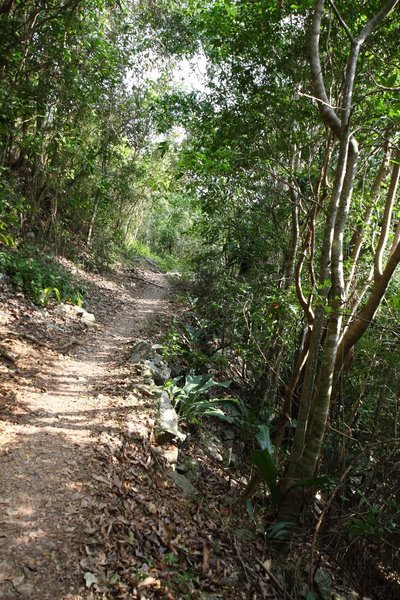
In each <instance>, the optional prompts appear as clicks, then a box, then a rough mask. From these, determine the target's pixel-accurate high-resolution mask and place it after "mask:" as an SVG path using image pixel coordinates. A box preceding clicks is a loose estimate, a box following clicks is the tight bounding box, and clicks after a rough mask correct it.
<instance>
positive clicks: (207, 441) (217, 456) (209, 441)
mask: <svg viewBox="0 0 400 600" xmlns="http://www.w3.org/2000/svg"><path fill="white" fill-rule="evenodd" d="M201 441H202V446H203V448H204V450H205V451H206V454H209V455H210V456H211V458H213V459H214V460H216V461H218V462H222V461H223V460H224V459H223V457H222V454H221V441H220V440H219V439H218V438H217V437H215V436H212V437H211V436H210V435H209V434H207V433H205V432H202V433H201Z"/></svg>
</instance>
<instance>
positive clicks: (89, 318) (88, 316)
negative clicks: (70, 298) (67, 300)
mask: <svg viewBox="0 0 400 600" xmlns="http://www.w3.org/2000/svg"><path fill="white" fill-rule="evenodd" d="M55 312H56V313H58V314H60V315H66V316H69V317H72V318H77V319H81V321H84V322H85V323H94V322H95V321H96V317H95V316H94V314H93V313H90V312H88V311H87V310H85V309H84V308H82V307H81V306H76V305H75V304H64V303H62V302H61V304H59V305H58V306H57V307H56V309H55Z"/></svg>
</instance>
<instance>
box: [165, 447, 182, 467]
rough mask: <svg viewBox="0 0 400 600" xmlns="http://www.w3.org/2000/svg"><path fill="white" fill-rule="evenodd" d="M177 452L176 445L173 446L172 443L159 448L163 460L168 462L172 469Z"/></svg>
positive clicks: (176, 458) (176, 459) (176, 460)
mask: <svg viewBox="0 0 400 600" xmlns="http://www.w3.org/2000/svg"><path fill="white" fill-rule="evenodd" d="M178 453H179V450H178V446H175V445H173V444H172V445H171V446H167V447H163V448H162V449H161V456H163V457H164V458H165V460H166V461H167V462H169V463H170V465H172V468H173V469H174V468H175V465H176V463H177V462H178Z"/></svg>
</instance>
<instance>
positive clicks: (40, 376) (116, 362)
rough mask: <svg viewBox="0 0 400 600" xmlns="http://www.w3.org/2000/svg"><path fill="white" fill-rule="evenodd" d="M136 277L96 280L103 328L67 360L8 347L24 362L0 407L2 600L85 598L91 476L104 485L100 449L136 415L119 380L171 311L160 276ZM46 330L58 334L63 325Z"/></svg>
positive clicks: (47, 351)
mask: <svg viewBox="0 0 400 600" xmlns="http://www.w3.org/2000/svg"><path fill="white" fill-rule="evenodd" d="M140 274H141V277H139V278H138V277H137V276H135V275H133V272H132V271H126V270H125V271H123V272H120V273H119V275H118V276H117V277H114V279H113V278H110V279H109V280H108V281H105V280H102V279H101V278H100V277H98V278H97V281H96V285H97V295H98V297H97V299H98V301H99V303H98V307H99V313H100V320H99V324H98V325H97V326H96V328H95V329H94V328H90V329H88V330H87V331H86V333H85V336H84V338H83V339H82V340H81V341H80V342H79V345H77V344H76V343H75V339H74V341H73V342H72V345H73V346H74V347H73V348H71V349H70V350H69V354H62V353H60V352H59V351H58V352H57V351H55V350H54V348H53V349H51V348H43V347H42V348H40V349H39V350H38V349H37V347H36V345H35V344H33V345H32V344H27V343H25V341H22V340H21V338H19V340H16V341H15V343H14V346H13V347H12V349H13V350H14V351H15V350H17V352H19V358H20V360H18V361H17V369H16V370H15V371H14V373H8V376H9V382H10V384H11V385H12V386H13V387H14V390H13V392H12V401H13V402H12V404H13V406H12V408H11V409H9V406H10V403H9V404H8V406H7V403H5V405H4V406H3V407H1V406H0V408H1V410H0V418H1V420H0V451H1V455H2V456H1V459H0V482H1V485H0V598H1V599H2V600H5V599H7V600H11V599H16V598H24V597H26V598H34V599H37V600H46V599H50V598H51V599H53V600H61V599H63V600H64V599H66V598H71V599H78V598H81V595H79V591H82V585H83V587H85V581H83V578H82V575H83V572H84V571H85V565H83V564H82V545H83V544H84V543H85V537H88V536H90V533H91V531H90V526H89V525H88V520H87V513H90V511H91V507H92V505H93V504H95V502H97V506H96V510H99V508H100V510H101V506H100V507H99V505H98V501H97V500H96V501H95V500H94V496H93V494H92V490H93V489H94V488H96V486H98V483H97V481H96V477H97V478H98V479H99V480H101V476H99V475H98V473H99V472H100V470H99V469H98V466H99V460H100V459H101V458H102V456H101V454H100V455H99V453H98V448H99V446H101V444H102V443H103V444H104V443H109V442H110V440H113V439H114V440H116V441H117V442H118V433H119V432H120V431H121V429H122V428H123V427H124V426H125V427H126V418H127V415H128V414H129V415H131V414H132V410H133V409H132V403H131V399H130V398H131V393H130V390H129V389H128V388H127V382H126V380H125V378H124V377H123V371H124V368H126V364H127V352H128V351H129V348H130V347H131V346H132V344H133V341H134V340H135V339H138V338H141V337H144V338H146V337H148V336H147V334H148V333H149V331H148V329H149V326H150V328H151V327H152V326H153V327H154V318H155V315H157V317H156V320H157V318H159V316H161V318H162V315H163V314H166V312H168V306H169V304H168V301H167V300H166V294H167V292H168V287H169V284H168V281H167V278H166V277H165V275H163V274H161V273H160V272H158V271H157V270H156V269H154V270H151V269H146V270H145V271H143V270H142V271H140ZM143 279H147V280H148V283H144V282H143ZM107 306H108V310H107ZM44 312H45V313H46V319H49V318H50V321H51V314H50V313H49V311H44ZM95 312H96V311H95ZM38 313H40V311H37V312H34V313H33V316H32V318H35V319H37V314H38ZM10 314H11V315H14V316H13V317H12V318H10V320H9V321H7V319H5V321H7V324H8V325H9V328H8V331H7V332H6V334H10V331H11V332H13V331H15V329H16V328H18V324H20V323H21V318H18V315H17V317H16V318H15V316H16V315H15V310H14V313H13V309H12V308H11V312H10ZM39 316H40V315H39ZM97 317H98V315H97V314H96V318H97ZM58 323H59V321H58ZM47 328H50V329H52V330H53V331H55V332H57V331H58V330H60V325H59V324H58V325H57V323H51V322H50V323H47ZM30 331H32V328H30ZM40 331H43V328H42V330H40V329H39V334H40ZM34 332H35V336H36V337H40V336H39V334H38V333H37V330H36V331H35V330H34ZM155 335H156V333H155ZM3 339H4V338H3ZM53 345H54V344H53ZM131 369H132V367H131ZM5 379H6V376H5V377H4V380H5ZM100 391H101V393H99V392H100ZM10 397H11V396H10ZM86 586H87V587H89V586H90V575H89V581H86ZM77 594H78V595H77Z"/></svg>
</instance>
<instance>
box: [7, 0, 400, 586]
mask: <svg viewBox="0 0 400 600" xmlns="http://www.w3.org/2000/svg"><path fill="white" fill-rule="evenodd" d="M399 26H400V14H399V2H398V0H389V1H387V2H385V1H384V0H372V1H370V2H367V3H366V2H363V1H362V0H357V1H355V2H346V1H345V0H337V2H333V0H327V1H324V0H298V1H296V2H288V1H285V0H283V1H281V2H280V1H278V0H253V1H248V0H185V1H176V2H175V1H174V0H169V1H167V0H151V1H150V0H147V1H146V0H131V1H128V0H126V1H120V2H117V1H113V0H109V1H107V0H64V1H63V2H59V1H58V0H57V1H56V0H53V1H52V0H28V1H25V2H21V1H19V0H2V2H1V3H0V30H1V32H2V35H1V38H0V72H1V80H0V105H1V110H0V228H1V231H0V240H1V246H2V247H1V252H0V261H1V266H2V268H3V269H4V270H6V271H7V272H9V273H10V274H12V275H13V276H14V277H15V279H16V281H18V282H19V283H20V285H22V286H23V285H24V278H23V276H22V275H21V273H25V272H27V271H28V278H29V276H30V273H31V271H29V268H32V267H28V266H27V262H29V260H30V258H29V257H30V254H31V253H32V252H33V250H32V245H33V244H35V245H36V246H40V248H42V249H44V248H45V247H46V248H47V249H49V248H51V251H52V252H54V253H58V254H63V255H67V256H69V257H72V258H74V259H75V260H77V261H79V262H81V263H83V264H85V265H86V266H88V267H89V268H103V267H104V266H105V265H107V264H110V263H111V262H112V261H113V260H116V259H117V258H120V257H121V256H123V255H125V256H129V253H131V254H132V253H135V252H138V251H141V252H144V251H146V252H147V251H149V252H153V253H154V254H157V255H160V256H161V257H163V258H164V259H165V260H166V264H167V265H168V266H169V267H171V268H176V265H177V264H179V265H180V268H181V269H183V270H184V271H185V272H186V275H187V277H188V279H189V280H190V282H191V283H190V300H189V301H190V303H191V307H190V314H191V322H190V324H186V328H185V327H182V326H181V325H179V324H175V328H174V329H173V330H171V332H170V334H169V339H168V343H167V351H168V352H169V355H173V354H174V355H176V356H180V357H181V358H182V357H183V359H184V362H185V365H186V368H187V370H190V369H191V370H194V371H195V372H204V371H206V372H207V371H208V372H210V373H213V374H214V376H216V377H218V376H219V377H221V378H222V379H226V378H229V379H232V380H233V384H232V386H231V392H229V393H231V394H232V396H234V400H235V401H234V403H233V404H232V406H233V408H232V407H231V408H228V409H227V413H226V414H225V418H226V419H227V420H230V422H231V423H234V424H235V425H237V426H238V427H239V428H240V429H241V430H242V435H243V438H244V439H245V448H246V452H247V457H246V460H247V462H248V472H249V478H248V479H249V481H248V486H247V488H245V489H243V504H246V503H247V508H248V510H250V507H251V510H254V508H255V506H262V508H260V510H262V511H264V513H263V514H265V519H266V522H267V521H268V522H269V523H275V525H272V529H271V527H270V530H269V533H270V537H271V539H272V538H275V541H278V542H280V543H279V544H278V546H279V549H280V550H281V551H284V550H285V548H284V546H285V543H283V540H286V538H287V537H288V536H290V534H291V533H292V531H293V530H292V525H291V524H292V522H296V521H297V520H298V518H299V517H300V516H301V520H302V522H303V523H304V522H305V523H306V524H307V523H308V524H309V523H310V522H312V523H314V525H315V523H317V528H316V529H314V531H315V534H314V535H315V536H317V535H318V534H319V535H321V536H323V539H324V543H325V544H326V545H327V546H329V547H331V548H333V549H335V550H337V551H338V552H339V550H340V549H341V550H342V552H351V553H353V555H355V556H358V557H359V558H360V561H361V562H362V563H363V564H365V562H364V561H367V558H366V556H367V557H368V556H370V557H371V556H373V558H374V564H375V566H376V571H374V573H373V575H371V577H375V578H377V577H380V576H382V577H383V572H384V570H385V569H386V568H393V567H395V565H396V562H397V561H398V544H399V540H400V537H399V536H400V496H399V486H398V464H399V459H400V437H399V410H400V371H399V369H398V364H399V356H400V352H399V351H400V330H399V314H400V277H399V270H398V268H397V267H398V264H399V262H400V221H399V218H400V204H399V195H398V182H399V170H400V136H399V125H400V95H399V91H400V67H399V52H398V35H399V34H398V32H399ZM190 65H192V67H190ZM196 65H197V66H196ZM199 65H202V66H203V67H204V68H200V66H199ZM204 65H205V66H204ZM200 71H201V72H200ZM177 74H179V76H178V75H177ZM196 74H197V75H196ZM196 77H197V78H198V81H197V84H196V85H194V84H193V80H194V79H195V78H196ZM182 79H183V81H182ZM144 246H147V249H144ZM27 248H28V250H27ZM29 248H31V249H30V250H29ZM44 251H45V250H41V252H42V253H43V252H44ZM46 251H47V250H46ZM49 251H50V250H49ZM172 259H173V260H172ZM37 260H39V258H37ZM38 285H39V288H41V289H42V288H43V289H48V286H50V290H51V289H52V288H51V285H52V284H51V282H50V283H49V282H47V281H46V279H45V276H43V280H42V279H41V280H40V283H39V284H38ZM28 287H29V286H28ZM40 291H41V290H39V292H40ZM56 295H57V294H56ZM37 298H43V295H42V296H40V293H39V294H37ZM251 465H253V466H251ZM255 466H256V467H257V469H256V470H255V472H253V467H255ZM261 482H265V483H266V488H265V493H264V494H262V495H261V497H260V492H259V489H260V484H261Z"/></svg>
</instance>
